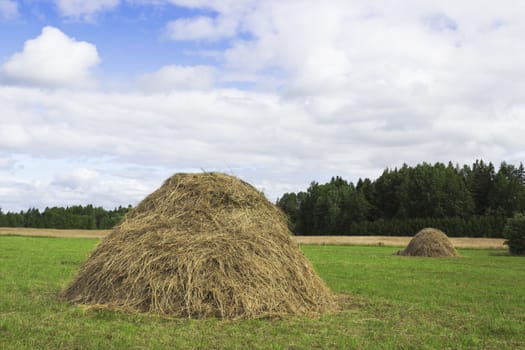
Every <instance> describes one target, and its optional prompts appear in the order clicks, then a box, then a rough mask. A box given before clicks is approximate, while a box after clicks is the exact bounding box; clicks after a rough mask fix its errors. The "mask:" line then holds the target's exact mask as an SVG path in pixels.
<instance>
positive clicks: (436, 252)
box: [398, 228, 457, 257]
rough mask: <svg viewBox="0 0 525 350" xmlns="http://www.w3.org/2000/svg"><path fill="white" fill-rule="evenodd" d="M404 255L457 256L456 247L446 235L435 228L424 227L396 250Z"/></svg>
mask: <svg viewBox="0 0 525 350" xmlns="http://www.w3.org/2000/svg"><path fill="white" fill-rule="evenodd" d="M398 255H405V256H428V257H450V256H457V252H456V249H455V248H454V246H453V245H452V243H451V242H450V240H449V239H448V237H447V235H446V234H444V233H443V232H442V231H440V230H438V229H435V228H424V229H422V230H421V231H419V232H418V233H417V234H416V235H415V236H414V238H412V239H411V240H410V242H409V243H408V245H407V247H406V248H405V249H404V250H402V251H399V252H398Z"/></svg>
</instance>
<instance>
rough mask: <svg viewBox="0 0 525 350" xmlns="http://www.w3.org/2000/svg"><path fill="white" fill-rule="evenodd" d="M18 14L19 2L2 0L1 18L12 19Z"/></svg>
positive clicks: (0, 5) (0, 6)
mask: <svg viewBox="0 0 525 350" xmlns="http://www.w3.org/2000/svg"><path fill="white" fill-rule="evenodd" d="M16 16H18V4H17V3H16V2H15V1H12V0H0V19H11V18H14V17H16Z"/></svg>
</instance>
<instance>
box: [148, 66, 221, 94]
mask: <svg viewBox="0 0 525 350" xmlns="http://www.w3.org/2000/svg"><path fill="white" fill-rule="evenodd" d="M214 72H215V69H214V68H213V67H207V66H175V65H171V66H164V67H162V68H160V69H159V70H157V71H155V72H152V73H146V74H144V75H142V76H141V77H140V78H139V81H138V83H139V86H140V87H141V88H142V89H144V90H145V91H147V92H154V91H171V90H206V89H210V88H211V87H212V86H213V80H214Z"/></svg>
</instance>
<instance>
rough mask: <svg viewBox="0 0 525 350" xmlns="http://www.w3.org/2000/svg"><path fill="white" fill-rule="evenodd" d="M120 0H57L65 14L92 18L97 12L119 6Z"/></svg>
mask: <svg viewBox="0 0 525 350" xmlns="http://www.w3.org/2000/svg"><path fill="white" fill-rule="evenodd" d="M119 3H120V0H88V1H86V0H55V4H56V6H57V8H58V10H59V11H60V13H61V14H62V15H63V16H68V17H76V18H83V19H86V20H92V19H93V16H95V15H96V14H97V13H100V12H103V11H108V10H111V9H114V8H115V7H117V6H118V5H119Z"/></svg>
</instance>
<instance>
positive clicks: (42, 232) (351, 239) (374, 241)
mask: <svg viewBox="0 0 525 350" xmlns="http://www.w3.org/2000/svg"><path fill="white" fill-rule="evenodd" d="M110 232H111V230H58V229H47V228H25V227H14V228H13V227H0V235H19V236H45V237H68V238H74V237H78V238H103V237H105V236H107V235H108V234H109V233H110ZM293 238H294V239H295V241H296V242H297V243H300V244H343V245H345V244H346V245H385V246H394V247H405V246H406V245H407V244H408V242H410V240H411V239H412V237H410V236H403V237H393V236H294V237H293ZM450 241H451V242H452V244H453V245H454V247H455V248H480V249H507V246H505V245H503V242H504V241H505V240H504V239H503V238H470V237H468V238H467V237H454V238H450Z"/></svg>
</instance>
